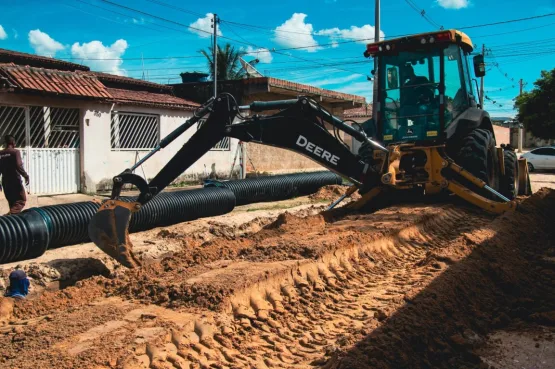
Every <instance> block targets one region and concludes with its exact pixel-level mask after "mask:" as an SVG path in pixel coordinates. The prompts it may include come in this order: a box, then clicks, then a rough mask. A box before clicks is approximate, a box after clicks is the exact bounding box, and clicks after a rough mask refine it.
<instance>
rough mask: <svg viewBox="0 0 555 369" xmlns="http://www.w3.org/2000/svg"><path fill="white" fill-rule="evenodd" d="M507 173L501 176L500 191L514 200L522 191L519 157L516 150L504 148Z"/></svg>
mask: <svg viewBox="0 0 555 369" xmlns="http://www.w3.org/2000/svg"><path fill="white" fill-rule="evenodd" d="M503 158H504V162H505V175H504V176H502V177H501V181H500V188H499V192H500V193H501V194H502V195H503V196H505V197H506V198H508V199H509V200H514V199H515V198H516V197H517V196H518V195H519V193H520V189H519V178H518V158H517V156H516V154H515V152H514V151H511V150H504V151H503Z"/></svg>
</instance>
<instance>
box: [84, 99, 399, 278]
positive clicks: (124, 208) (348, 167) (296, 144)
mask: <svg viewBox="0 0 555 369" xmlns="http://www.w3.org/2000/svg"><path fill="white" fill-rule="evenodd" d="M243 109H244V110H246V109H248V110H250V111H255V112H260V111H268V110H272V111H275V110H277V109H283V110H281V111H279V112H277V113H275V114H272V115H270V116H257V115H255V116H253V117H249V118H243V119H244V120H243V121H242V122H241V123H238V124H232V123H233V121H234V119H235V118H236V117H237V116H238V114H239V110H243ZM208 113H210V115H209V117H208V119H207V120H206V122H205V123H204V124H203V125H202V126H201V127H200V128H199V129H198V130H197V131H196V132H195V133H194V134H193V136H192V137H191V138H190V139H189V140H188V141H187V142H186V143H185V144H184V145H183V147H182V148H181V149H180V150H179V151H178V152H177V153H176V154H175V155H174V156H173V157H172V158H171V159H170V161H169V162H168V163H167V164H166V165H165V166H164V167H163V168H162V169H161V170H160V172H159V173H158V174H157V175H156V176H155V177H154V178H153V179H152V180H151V181H150V182H148V183H147V182H146V181H145V180H144V179H143V178H142V177H139V176H138V175H136V174H134V173H133V171H134V169H135V168H136V167H137V166H138V165H140V164H142V163H143V162H144V160H146V159H143V161H141V162H140V163H137V165H135V166H134V167H133V168H130V169H127V170H125V171H124V172H122V173H121V174H119V175H117V176H116V177H114V180H113V181H114V185H113V186H114V187H113V190H112V196H111V199H110V200H108V201H106V202H105V203H104V204H103V205H102V206H101V207H100V209H99V211H98V212H97V213H96V214H95V216H94V217H93V219H92V220H91V222H90V224H89V236H90V237H91V240H92V241H93V242H94V243H95V244H96V245H97V246H98V247H99V248H100V249H102V250H103V251H104V252H106V253H107V254H108V255H110V256H112V257H113V258H115V259H116V260H118V261H119V262H120V263H121V264H123V265H125V266H127V267H134V266H136V265H139V264H140V263H139V261H138V260H137V259H136V258H135V256H134V255H133V251H132V244H131V242H130V240H129V232H128V227H129V222H130V220H131V216H132V214H133V213H134V212H136V211H138V210H140V208H141V206H142V205H144V204H146V203H147V202H148V201H150V200H151V199H152V198H153V197H155V196H156V195H157V194H159V193H160V192H161V191H162V190H163V189H164V188H165V187H166V186H168V185H169V184H170V183H171V182H172V181H173V180H175V179H176V178H177V177H178V176H179V175H181V174H182V173H183V172H184V171H185V170H187V169H188V168H189V167H190V166H191V165H192V164H194V163H195V162H196V161H197V160H198V159H200V158H201V157H202V156H203V155H204V154H205V153H206V152H208V151H209V150H210V149H211V148H212V147H214V146H215V145H216V143H218V142H219V141H220V140H221V139H222V138H224V137H232V138H237V139H239V140H241V141H244V142H255V143H259V144H264V145H270V146H275V147H280V148H285V149H289V150H292V151H295V152H297V153H299V154H302V155H304V156H306V157H308V158H310V159H312V160H314V161H316V162H318V163H320V164H321V165H322V166H324V167H326V168H328V169H329V170H331V171H333V172H335V173H337V174H339V175H341V176H343V177H346V178H348V179H349V180H350V181H352V182H353V183H355V184H356V185H362V184H363V183H369V182H371V183H377V182H378V180H379V177H378V173H376V172H375V171H374V170H373V168H372V166H371V164H372V163H366V162H364V161H363V160H362V159H361V158H359V157H358V156H357V155H355V154H353V153H352V152H351V151H350V150H349V148H348V147H347V146H346V145H345V144H344V143H343V142H342V141H341V140H340V139H339V138H338V136H337V134H336V131H337V130H340V131H343V132H346V133H347V134H349V135H351V136H353V137H355V138H356V139H357V140H359V141H362V142H366V143H368V144H369V145H371V146H372V147H373V148H374V149H377V150H381V151H383V152H385V153H387V152H388V151H387V149H386V148H384V147H383V146H381V145H380V144H378V143H376V142H374V141H372V140H370V139H368V137H366V135H365V134H364V132H361V131H358V130H356V129H354V128H352V127H351V126H349V125H348V124H346V123H344V122H343V121H341V120H340V119H338V118H336V117H334V116H333V115H331V114H330V113H329V112H327V111H326V110H325V109H323V108H322V107H320V106H319V104H318V103H317V102H315V101H314V100H312V99H310V98H307V97H301V98H299V99H293V100H281V101H273V102H254V103H252V104H251V105H249V106H244V107H239V106H238V105H237V103H236V101H235V99H234V98H233V96H232V95H230V94H227V93H224V94H221V95H219V96H218V97H217V98H216V99H212V100H211V101H209V102H208V103H207V104H205V105H204V106H203V107H202V108H201V109H200V112H199V113H196V114H195V115H194V116H193V118H191V119H190V120H189V121H187V122H186V123H184V124H183V125H182V126H180V127H179V128H177V129H176V130H175V131H174V132H172V133H171V134H170V135H169V136H168V137H166V138H165V139H164V140H162V141H161V145H159V147H157V148H156V149H154V150H153V152H152V153H151V154H149V155H147V157H146V158H149V157H151V156H152V155H153V154H154V153H155V152H156V151H158V150H159V149H160V148H161V147H165V146H167V145H168V144H169V143H170V142H171V141H173V140H174V139H175V138H177V137H178V136H179V135H180V134H182V133H183V132H185V131H186V130H187V129H188V128H190V127H192V126H193V125H194V123H196V122H198V121H199V120H200V119H201V118H202V117H203V116H205V115H206V114H208ZM325 123H328V124H329V125H331V126H332V127H333V132H334V134H331V133H330V132H329V131H328V129H327V128H326V126H325ZM162 144H163V146H162ZM127 183H130V184H133V185H135V186H136V187H137V188H138V189H139V190H140V195H139V197H138V199H137V202H135V203H129V202H124V201H120V200H118V198H119V196H120V193H121V189H122V188H123V185H125V184H127Z"/></svg>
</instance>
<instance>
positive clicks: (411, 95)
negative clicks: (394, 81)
mask: <svg viewBox="0 0 555 369" xmlns="http://www.w3.org/2000/svg"><path fill="white" fill-rule="evenodd" d="M401 75H402V76H403V81H404V83H403V87H405V88H404V91H403V94H402V101H401V106H403V105H416V104H417V103H418V102H419V101H420V99H421V96H420V95H421V89H418V88H416V87H417V86H420V85H427V84H429V83H430V81H429V80H428V78H426V77H424V76H417V75H416V74H415V73H414V68H413V67H412V65H410V64H405V65H404V66H403V67H402V72H401ZM425 97H426V98H427V97H429V96H425Z"/></svg>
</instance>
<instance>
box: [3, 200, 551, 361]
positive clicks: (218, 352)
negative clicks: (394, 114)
mask: <svg viewBox="0 0 555 369" xmlns="http://www.w3.org/2000/svg"><path fill="white" fill-rule="evenodd" d="M554 216H555V191H549V190H542V191H539V192H538V193H536V194H535V195H534V196H532V197H530V198H528V199H525V200H524V201H522V204H521V206H520V207H519V208H518V210H517V211H516V212H515V213H512V214H506V215H503V216H500V217H496V218H495V217H492V216H490V215H487V214H484V213H483V212H481V211H478V210H476V209H471V208H468V207H456V206H453V205H445V204H443V205H438V204H433V205H430V204H412V205H403V206H392V207H390V208H387V209H382V210H379V211H377V212H376V213H373V214H363V213H345V214H343V213H342V214H341V215H338V216H334V217H333V219H332V217H328V218H324V217H322V216H320V215H310V216H300V215H298V214H297V215H294V214H288V213H284V214H282V215H280V216H279V217H277V219H275V220H274V221H272V222H271V223H269V222H267V220H264V221H261V222H259V223H256V224H254V223H253V224H251V225H248V226H245V228H242V227H241V226H239V225H238V226H228V227H220V225H219V224H217V223H213V224H210V227H209V228H208V231H207V230H203V231H202V232H208V234H209V236H206V234H204V233H203V236H198V237H193V236H192V235H191V234H187V233H185V232H183V231H180V230H179V229H178V230H176V228H168V229H167V230H164V231H162V232H160V231H157V232H159V233H158V234H157V235H156V234H155V235H156V239H154V241H156V242H162V243H164V242H178V243H182V247H181V248H180V249H179V250H181V251H178V252H177V253H175V254H174V255H173V256H171V257H165V258H158V259H147V258H145V260H144V261H145V263H144V265H143V266H142V267H141V268H139V269H137V270H117V271H115V272H113V273H112V274H110V275H106V276H94V277H90V278H87V279H85V280H83V281H80V282H77V283H76V284H75V285H74V286H72V287H67V288H65V289H64V290H63V291H56V292H45V293H43V294H42V295H41V296H40V297H37V298H33V299H29V300H26V301H18V302H16V304H15V307H14V314H15V320H16V322H12V323H10V324H8V325H7V326H3V327H0V345H2V347H5V349H4V350H3V355H0V366H6V367H21V368H34V367H52V366H56V367H59V368H71V367H87V368H88V367H90V368H103V369H105V368H148V367H151V368H171V367H189V368H193V367H207V368H208V367H233V368H253V367H255V368H262V369H266V368H281V367H295V368H313V367H323V368H352V369H358V368H369V367H372V368H477V367H487V365H485V364H483V363H482V362H481V359H480V357H479V356H478V352H479V351H477V350H479V349H483V347H484V342H485V341H486V339H487V336H488V335H489V334H490V333H493V332H495V330H497V329H508V328H511V329H519V327H520V326H522V325H528V326H529V325H543V326H549V327H553V329H555V322H554V320H555V287H554V286H555V244H554V242H555V241H554V240H555V229H553V227H552V225H551V223H552V221H551V220H552V219H553V217H554ZM254 230H256V231H254ZM253 231H254V233H253ZM199 234H200V233H199ZM154 241H153V242H154ZM58 270H59V269H58ZM47 272H48V271H47V270H45V271H41V272H40V273H38V275H43V274H47ZM54 277H56V276H54ZM44 278H46V277H44ZM130 305H132V306H130ZM131 309H135V310H133V311H131ZM17 321H18V322H19V323H17ZM546 336H547V335H546ZM22 350H23V351H24V352H27V350H31V351H32V352H30V353H29V354H27V355H23V356H21V355H19V356H18V353H19V352H22Z"/></svg>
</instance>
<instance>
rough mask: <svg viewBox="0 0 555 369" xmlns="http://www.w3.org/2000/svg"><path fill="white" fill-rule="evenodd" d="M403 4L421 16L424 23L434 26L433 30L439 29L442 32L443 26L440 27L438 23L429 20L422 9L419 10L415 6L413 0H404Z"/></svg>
mask: <svg viewBox="0 0 555 369" xmlns="http://www.w3.org/2000/svg"><path fill="white" fill-rule="evenodd" d="M405 2H406V3H407V4H408V5H409V6H410V7H411V8H412V9H413V10H414V11H415V12H417V13H418V14H420V15H421V16H422V18H424V19H425V20H426V22H428V23H430V24H431V25H432V26H434V27H435V28H439V29H440V30H443V26H442V25H440V24H439V23H437V22H435V21H434V20H432V18H430V17H429V16H428V15H427V14H426V11H425V10H424V9H420V8H419V7H418V5H416V3H415V2H414V1H413V0H405Z"/></svg>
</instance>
